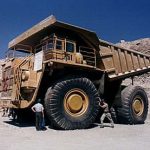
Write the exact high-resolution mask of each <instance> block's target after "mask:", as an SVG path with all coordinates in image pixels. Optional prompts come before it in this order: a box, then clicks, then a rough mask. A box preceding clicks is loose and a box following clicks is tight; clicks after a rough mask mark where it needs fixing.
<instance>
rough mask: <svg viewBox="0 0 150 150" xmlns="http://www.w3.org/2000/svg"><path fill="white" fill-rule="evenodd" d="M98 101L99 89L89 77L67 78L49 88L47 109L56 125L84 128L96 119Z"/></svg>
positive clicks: (46, 101)
mask: <svg viewBox="0 0 150 150" xmlns="http://www.w3.org/2000/svg"><path fill="white" fill-rule="evenodd" d="M98 101H99V97H98V93H97V90H96V88H95V86H94V84H93V83H92V82H91V81H90V80H89V79H87V78H73V79H67V80H63V81H60V82H58V83H56V84H55V85H54V86H53V87H50V88H49V89H48V90H47V93H46V95H45V110H46V113H47V115H48V118H49V119H50V120H51V122H52V124H53V125H54V126H55V127H59V128H62V129H67V130H68V129H69V130H70V129H83V128H87V127H89V126H90V124H91V123H93V122H94V121H95V118H96V116H97V114H98V110H99V106H98Z"/></svg>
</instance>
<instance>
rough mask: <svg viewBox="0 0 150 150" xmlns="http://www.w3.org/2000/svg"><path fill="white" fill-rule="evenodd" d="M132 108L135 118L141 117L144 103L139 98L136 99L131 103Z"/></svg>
mask: <svg viewBox="0 0 150 150" xmlns="http://www.w3.org/2000/svg"><path fill="white" fill-rule="evenodd" d="M132 108H133V111H134V113H135V114H136V115H137V116H141V115H142V114H143V111H144V103H143V100H142V98H141V97H136V98H135V99H134V101H133V104H132Z"/></svg>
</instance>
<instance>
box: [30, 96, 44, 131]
mask: <svg viewBox="0 0 150 150" xmlns="http://www.w3.org/2000/svg"><path fill="white" fill-rule="evenodd" d="M31 109H32V111H33V112H35V116H36V130H37V131H39V130H43V129H44V128H45V127H43V122H44V107H43V105H42V104H41V99H40V98H39V99H38V100H37V103H36V104H35V105H33V106H32V108H31Z"/></svg>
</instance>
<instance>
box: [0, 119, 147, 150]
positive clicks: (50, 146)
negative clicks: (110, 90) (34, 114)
mask: <svg viewBox="0 0 150 150" xmlns="http://www.w3.org/2000/svg"><path fill="white" fill-rule="evenodd" d="M34 149H36V150H59V149H61V150H92V149H94V150H100V149H101V150H137V149H142V150H149V149H150V116H148V119H147V121H146V123H145V124H144V125H115V128H113V129H112V128H110V127H105V128H99V126H96V127H93V128H90V129H86V130H73V131H60V130H57V131H56V130H54V129H49V128H48V129H47V130H46V131H36V130H35V127H34V126H32V125H31V126H30V125H27V126H26V125H24V126H22V127H19V126H18V125H17V124H16V125H14V124H13V125H12V124H11V120H9V118H7V117H0V150H34Z"/></svg>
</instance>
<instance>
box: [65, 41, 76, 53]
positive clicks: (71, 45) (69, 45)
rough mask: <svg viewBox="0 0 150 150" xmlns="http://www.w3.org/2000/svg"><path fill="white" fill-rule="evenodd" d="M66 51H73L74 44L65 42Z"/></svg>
mask: <svg viewBox="0 0 150 150" xmlns="http://www.w3.org/2000/svg"><path fill="white" fill-rule="evenodd" d="M66 52H70V53H73V52H74V44H73V43H71V42H66Z"/></svg>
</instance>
